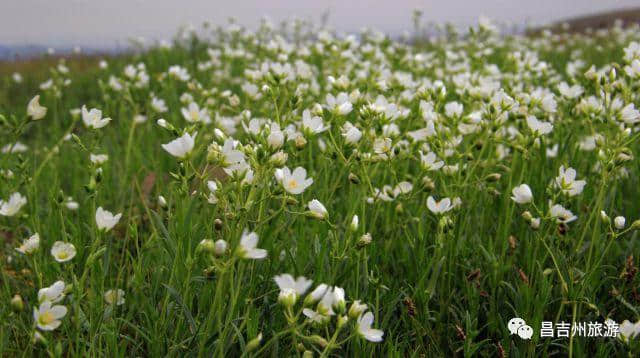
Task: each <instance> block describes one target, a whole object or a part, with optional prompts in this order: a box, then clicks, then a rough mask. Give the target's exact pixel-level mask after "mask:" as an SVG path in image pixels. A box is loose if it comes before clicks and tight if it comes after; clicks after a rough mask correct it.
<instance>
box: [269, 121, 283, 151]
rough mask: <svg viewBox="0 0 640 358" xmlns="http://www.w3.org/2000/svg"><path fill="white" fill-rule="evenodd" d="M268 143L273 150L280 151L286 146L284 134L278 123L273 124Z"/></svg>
mask: <svg viewBox="0 0 640 358" xmlns="http://www.w3.org/2000/svg"><path fill="white" fill-rule="evenodd" d="M267 143H268V144H269V146H270V147H271V148H273V149H278V148H280V147H282V145H283V144H284V133H283V132H282V131H281V130H280V126H279V125H278V123H272V124H271V131H270V132H269V136H268V137H267Z"/></svg>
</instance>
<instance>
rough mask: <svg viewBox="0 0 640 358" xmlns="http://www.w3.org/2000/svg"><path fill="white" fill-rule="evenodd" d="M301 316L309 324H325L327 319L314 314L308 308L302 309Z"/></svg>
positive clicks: (317, 313) (314, 312)
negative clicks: (309, 322) (307, 320)
mask: <svg viewBox="0 0 640 358" xmlns="http://www.w3.org/2000/svg"><path fill="white" fill-rule="evenodd" d="M302 314H304V315H305V316H306V317H307V318H309V320H310V321H311V322H316V323H323V322H326V321H327V320H328V319H329V318H328V317H327V316H326V315H324V314H322V313H319V312H316V311H314V310H312V309H309V308H304V309H302Z"/></svg>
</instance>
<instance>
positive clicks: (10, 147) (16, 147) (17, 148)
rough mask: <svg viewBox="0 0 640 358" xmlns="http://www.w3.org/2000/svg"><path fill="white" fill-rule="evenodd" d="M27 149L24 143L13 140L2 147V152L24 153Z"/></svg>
mask: <svg viewBox="0 0 640 358" xmlns="http://www.w3.org/2000/svg"><path fill="white" fill-rule="evenodd" d="M27 149H29V147H27V146H26V145H24V144H23V143H20V142H15V143H13V144H11V143H10V144H7V145H5V146H4V147H2V153H24V152H26V151H27Z"/></svg>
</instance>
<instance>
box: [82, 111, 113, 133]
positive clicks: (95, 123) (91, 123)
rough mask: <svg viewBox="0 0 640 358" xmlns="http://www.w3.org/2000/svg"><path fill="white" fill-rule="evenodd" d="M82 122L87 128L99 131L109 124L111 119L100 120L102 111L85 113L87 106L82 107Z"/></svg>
mask: <svg viewBox="0 0 640 358" xmlns="http://www.w3.org/2000/svg"><path fill="white" fill-rule="evenodd" d="M82 121H83V122H84V125H85V126H87V127H88V128H93V129H100V128H102V127H104V126H106V125H107V124H109V122H111V118H102V111H101V110H99V109H96V108H93V109H91V111H87V106H82Z"/></svg>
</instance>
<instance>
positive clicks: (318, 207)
mask: <svg viewBox="0 0 640 358" xmlns="http://www.w3.org/2000/svg"><path fill="white" fill-rule="evenodd" d="M307 206H308V207H309V213H310V214H311V216H313V217H315V218H316V219H320V220H322V219H326V218H327V217H328V216H329V213H328V212H327V209H326V208H325V207H324V205H322V203H321V202H319V201H318V200H316V199H313V200H311V201H310V202H309V203H308V204H307Z"/></svg>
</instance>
